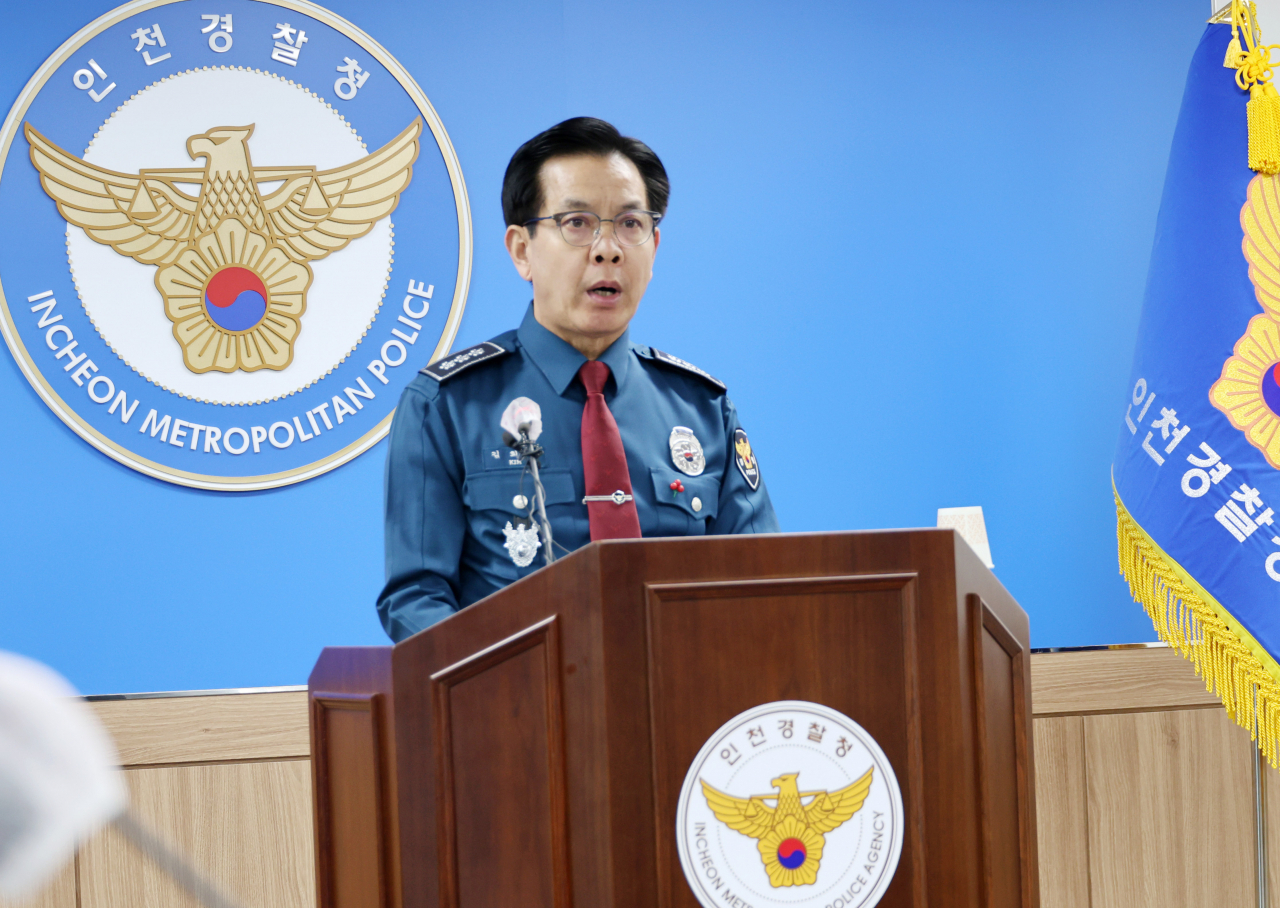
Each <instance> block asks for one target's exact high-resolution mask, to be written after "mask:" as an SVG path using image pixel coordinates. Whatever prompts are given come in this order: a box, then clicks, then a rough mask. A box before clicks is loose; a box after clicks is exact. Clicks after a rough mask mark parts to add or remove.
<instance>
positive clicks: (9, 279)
mask: <svg viewBox="0 0 1280 908" xmlns="http://www.w3.org/2000/svg"><path fill="white" fill-rule="evenodd" d="M219 3H220V4H221V5H219V6H217V9H216V10H215V9H214V8H213V7H207V8H206V7H202V8H193V7H191V6H190V5H189V4H185V3H177V2H172V3H161V4H146V5H143V4H130V5H128V6H123V7H120V8H119V9H117V10H115V11H114V12H112V13H108V14H107V15H105V16H103V17H102V18H100V19H98V20H97V21H95V22H93V23H91V24H90V25H88V26H86V27H85V28H84V29H82V30H81V31H80V32H78V33H77V34H76V35H75V36H73V37H72V38H71V39H70V40H69V41H67V43H66V44H64V45H63V46H62V47H61V48H59V49H58V51H57V52H56V53H55V54H54V55H53V56H52V57H51V58H50V59H49V60H48V61H46V62H45V64H44V65H43V66H42V67H41V68H40V69H39V70H38V71H37V73H36V75H35V76H34V77H33V78H32V79H31V81H30V82H29V83H28V84H27V86H26V88H25V89H24V90H23V92H22V94H21V95H20V96H19V98H18V101H17V103H16V104H15V105H14V107H13V109H12V111H11V112H10V114H9V117H8V119H7V120H6V121H5V123H4V126H3V129H2V130H0V330H3V333H4V337H5V341H6V342H7V343H8V346H9V349H10V350H11V351H12V353H13V355H14V358H15V359H16V360H17V362H18V364H19V366H20V367H21V368H22V370H23V373H24V374H25V375H26V376H27V379H28V380H29V381H30V382H31V384H32V386H33V387H34V388H35V390H36V392H37V393H38V394H39V395H40V397H41V398H42V399H43V400H44V401H45V403H47V404H48V405H49V407H50V408H51V409H52V410H53V411H54V412H55V413H56V414H57V415H58V416H59V417H60V418H61V419H62V420H63V421H64V422H65V423H66V424H67V425H68V426H70V427H71V428H72V429H73V430H75V432H76V433H77V434H79V435H80V436H81V437H82V438H84V439H85V440H86V441H88V442H89V443H90V444H92V445H93V446H94V447H96V448H98V449H99V450H100V451H102V452H103V453H105V454H107V455H109V456H111V457H113V458H115V459H116V460H118V461H120V462H121V463H124V464H126V465H128V466H130V467H133V468H134V469H136V470H139V471H141V472H143V473H146V474H148V475H151V476H155V477H157V478H160V479H165V480H168V481H170V482H176V483H181V484H183V485H189V486H197V487H201V488H210V489H240V490H249V489H261V488H268V487H272V486H278V485H283V484H286V483H290V482H297V481H299V480H302V479H307V478H309V477H312V476H316V475H318V474H320V473H322V472H324V471H326V470H330V469H332V468H333V467H335V466H338V465H339V464H341V463H344V462H346V461H347V460H350V459H351V458H353V457H355V456H356V455H358V454H360V453H361V452H362V451H365V450H367V449H368V448H369V447H371V446H372V445H373V444H374V443H375V442H377V441H378V440H379V439H380V438H382V436H383V435H385V434H386V431H387V428H388V426H389V424H390V420H391V414H392V412H393V410H394V408H395V405H396V402H397V401H398V399H399V396H400V392H401V390H403V388H404V386H405V385H407V384H408V383H409V381H410V380H411V379H412V378H413V376H414V374H415V373H416V371H417V370H418V369H419V368H421V367H422V366H425V365H427V363H428V362H431V361H434V360H435V359H438V358H439V357H440V356H442V355H443V354H445V353H446V352H447V351H448V350H449V347H450V345H451V344H452V342H453V338H454V335H455V334H456V332H457V329H458V323H459V320H460V319H461V317H462V310H463V306H464V305H465V301H466V291H467V282H468V279H469V276H470V267H471V220H470V212H469V209H468V207H467V199H466V190H465V188H464V186H463V182H462V174H461V171H460V169H459V167H458V161H457V157H456V155H455V154H454V151H453V147H452V146H451V145H450V143H449V138H448V136H447V135H446V134H445V131H444V127H443V126H442V125H441V123H440V121H439V118H438V117H437V116H436V113H435V111H434V110H433V109H432V107H431V104H430V102H428V100H427V98H426V96H425V95H424V94H423V93H422V90H421V89H420V88H419V87H418V86H417V84H416V83H415V82H414V81H413V79H412V78H411V77H410V76H409V75H408V73H407V72H405V70H404V69H403V68H402V67H401V66H400V65H399V64H398V63H397V62H396V61H395V60H394V59H393V58H392V57H391V56H390V55H389V54H388V53H387V52H386V51H385V50H384V49H383V48H382V47H381V46H380V45H378V44H377V43H376V42H375V41H374V40H373V39H372V38H370V37H369V36H368V35H366V34H364V33H363V32H361V31H360V30H359V29H357V28H355V27H354V26H353V25H351V24H350V23H348V22H345V21H344V20H342V19H340V18H339V17H337V16H335V15H333V14H332V13H330V12H328V11H327V10H324V9H322V8H320V7H318V6H314V5H311V4H309V3H305V2H289V3H287V4H286V3H283V2H281V3H272V2H259V0H225V2H224V0H219Z"/></svg>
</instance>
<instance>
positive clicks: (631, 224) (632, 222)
mask: <svg viewBox="0 0 1280 908" xmlns="http://www.w3.org/2000/svg"><path fill="white" fill-rule="evenodd" d="M622 226H623V227H626V228H627V229H628V230H638V229H640V219H639V218H623V219H622Z"/></svg>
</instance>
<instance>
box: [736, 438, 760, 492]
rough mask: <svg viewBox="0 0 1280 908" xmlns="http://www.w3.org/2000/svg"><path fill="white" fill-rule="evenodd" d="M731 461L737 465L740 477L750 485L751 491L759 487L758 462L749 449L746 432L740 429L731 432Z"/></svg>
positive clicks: (749, 444)
mask: <svg viewBox="0 0 1280 908" xmlns="http://www.w3.org/2000/svg"><path fill="white" fill-rule="evenodd" d="M733 462H734V463H736V464H737V465H738V471H739V472H740V473H742V478H743V479H745V480H746V481H747V485H749V486H751V491H753V492H754V491H755V490H756V489H758V488H760V464H759V463H757V462H756V455H755V454H753V453H752V451H751V442H749V441H747V433H746V432H744V431H742V430H741V429H736V430H734V433H733Z"/></svg>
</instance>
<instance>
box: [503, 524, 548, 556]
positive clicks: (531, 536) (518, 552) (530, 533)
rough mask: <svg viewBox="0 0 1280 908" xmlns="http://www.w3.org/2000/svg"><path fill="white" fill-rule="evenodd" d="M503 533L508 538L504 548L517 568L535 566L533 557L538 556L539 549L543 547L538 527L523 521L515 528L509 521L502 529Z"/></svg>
mask: <svg viewBox="0 0 1280 908" xmlns="http://www.w3.org/2000/svg"><path fill="white" fill-rule="evenodd" d="M502 533H503V535H505V536H506V537H507V541H506V542H504V543H503V544H502V547H503V548H504V549H506V550H507V552H508V553H509V554H510V555H511V560H512V561H514V562H515V563H516V567H521V568H525V567H528V566H529V565H531V564H533V556H534V555H536V554H538V549H540V548H541V547H542V541H541V540H540V539H538V528H537V526H535V525H534V524H532V523H525V522H523V521H521V523H520V526H517V527H513V526H512V525H511V521H510V520H508V521H507V525H506V526H505V527H503V528H502Z"/></svg>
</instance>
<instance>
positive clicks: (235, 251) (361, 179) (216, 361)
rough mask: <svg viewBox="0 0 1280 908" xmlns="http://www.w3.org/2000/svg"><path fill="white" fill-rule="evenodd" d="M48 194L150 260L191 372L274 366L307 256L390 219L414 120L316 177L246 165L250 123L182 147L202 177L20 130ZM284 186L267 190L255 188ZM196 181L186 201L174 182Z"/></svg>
mask: <svg viewBox="0 0 1280 908" xmlns="http://www.w3.org/2000/svg"><path fill="white" fill-rule="evenodd" d="M25 132H26V137H27V141H28V142H29V143H30V144H31V163H32V164H34V165H35V167H36V170H38V171H40V183H41V185H42V186H43V187H44V191H45V192H46V193H48V195H49V197H50V198H52V199H53V200H54V202H56V203H57V205H58V211H59V212H60V213H61V214H62V216H63V217H64V218H65V219H66V220H67V222H68V223H70V224H74V225H75V226H77V227H80V228H82V229H83V230H84V232H85V233H86V234H88V235H89V237H90V238H92V239H93V240H95V241H96V242H99V243H102V244H103V245H105V246H110V247H111V248H113V249H115V251H116V252H118V253H120V254H121V255H127V256H129V257H130V258H132V259H133V260H134V261H137V262H141V263H142V264H144V265H156V266H158V268H157V270H156V275H155V284H156V289H157V290H159V291H160V295H161V296H162V297H163V298H164V311H165V315H167V316H168V317H169V320H170V321H171V322H173V336H174V339H175V340H177V342H178V344H179V345H180V346H181V347H182V356H183V361H184V362H185V363H186V366H187V368H188V369H190V370H191V371H192V372H210V371H216V372H235V371H236V370H244V371H245V372H255V371H257V370H258V369H274V370H281V369H285V368H287V367H288V365H289V363H290V362H292V361H293V344H294V342H295V341H296V340H297V337H298V332H299V330H300V319H301V317H302V314H303V313H304V312H306V309H307V288H308V287H309V286H310V285H311V277H312V274H311V266H310V265H309V264H308V263H309V262H312V261H315V260H316V259H321V258H324V257H325V256H327V255H329V254H330V253H332V252H336V251H338V250H339V249H342V248H343V247H344V246H346V245H347V244H348V243H350V242H351V241H352V240H354V239H358V238H359V237H362V236H364V235H365V234H366V233H368V232H369V231H370V230H371V229H373V225H374V224H375V223H377V222H378V221H379V220H381V219H382V218H384V217H386V216H387V215H389V214H390V213H391V212H392V211H393V210H394V209H395V207H396V204H397V202H399V200H400V193H401V192H403V191H404V190H405V188H406V187H407V186H408V185H409V181H410V180H411V179H412V176H413V163H414V161H416V160H417V157H418V136H419V134H420V133H421V132H422V120H421V119H418V120H415V121H414V122H413V123H412V124H411V125H410V126H409V127H408V128H407V129H405V130H404V132H402V133H400V135H398V136H396V137H395V138H394V139H392V140H391V141H390V142H388V143H387V144H386V145H384V146H383V147H382V148H380V149H378V150H377V151H375V152H374V153H373V154H371V155H369V156H368V157H364V158H361V159H359V160H357V161H353V162H352V163H350V164H347V165H345V166H343V167H338V168H335V169H333V170H325V171H319V172H317V171H316V169H315V168H314V167H304V166H299V167H255V166H253V164H252V163H251V161H250V158H249V145H248V141H249V137H250V136H251V135H253V126H252V125H249V126H219V127H216V128H214V129H210V130H209V131H208V132H206V133H203V134H202V135H196V136H191V137H190V138H189V139H187V153H188V154H189V155H190V156H191V158H192V160H199V159H201V158H203V159H204V161H205V166H204V168H203V169H200V168H191V169H178V170H141V171H139V172H138V173H137V174H126V173H117V172H115V171H112V170H107V169H104V168H101V167H96V166H94V165H93V164H89V163H87V162H86V161H83V160H81V159H80V158H78V157H76V156H75V155H73V154H70V153H69V152H67V151H64V150H63V149H61V148H59V147H58V146H57V145H55V144H53V143H52V142H50V141H49V140H48V139H46V138H45V137H44V136H42V135H41V134H40V133H39V132H38V131H37V130H36V129H35V128H34V127H33V126H32V125H31V124H30V123H27V124H26V128H25ZM274 181H283V183H282V185H280V186H279V187H278V188H276V189H274V190H273V191H272V192H271V193H270V194H268V195H265V196H264V195H262V193H261V192H260V191H259V184H260V183H270V182H274ZM184 183H185V184H190V183H195V184H199V186H200V192H199V195H198V196H191V195H188V194H187V193H185V192H183V191H182V190H181V189H179V188H178V185H177V184H184Z"/></svg>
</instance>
